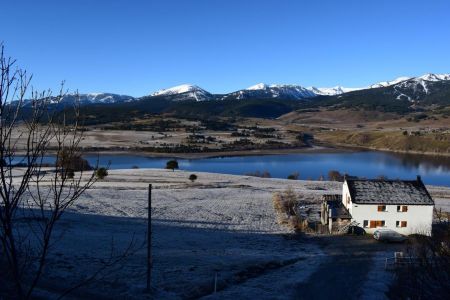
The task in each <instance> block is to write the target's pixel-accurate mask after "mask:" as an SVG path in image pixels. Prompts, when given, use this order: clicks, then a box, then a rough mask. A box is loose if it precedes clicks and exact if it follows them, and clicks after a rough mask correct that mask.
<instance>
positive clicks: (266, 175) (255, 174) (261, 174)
mask: <svg viewBox="0 0 450 300" xmlns="http://www.w3.org/2000/svg"><path fill="white" fill-rule="evenodd" d="M244 175H246V176H253V177H261V178H271V177H272V176H271V175H270V173H269V171H264V172H260V171H256V172H249V173H245V174H244Z"/></svg>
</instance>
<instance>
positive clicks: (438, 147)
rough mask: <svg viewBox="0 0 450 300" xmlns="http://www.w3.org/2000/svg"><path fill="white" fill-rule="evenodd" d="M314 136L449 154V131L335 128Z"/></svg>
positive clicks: (329, 140) (341, 142)
mask: <svg viewBox="0 0 450 300" xmlns="http://www.w3.org/2000/svg"><path fill="white" fill-rule="evenodd" d="M316 137H317V138H318V139H320V140H322V141H325V142H327V143H331V144H338V145H346V146H358V147H366V148H373V149H379V150H391V151H402V152H421V153H435V154H450V133H427V134H421V135H418V136H414V135H404V134H403V132H402V131H400V130H399V131H361V132H350V131H344V130H337V131H332V132H326V133H320V134H318V135H316Z"/></svg>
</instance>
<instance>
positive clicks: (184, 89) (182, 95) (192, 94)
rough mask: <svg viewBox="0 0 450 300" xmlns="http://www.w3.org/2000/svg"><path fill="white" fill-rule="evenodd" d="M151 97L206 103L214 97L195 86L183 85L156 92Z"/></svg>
mask: <svg viewBox="0 0 450 300" xmlns="http://www.w3.org/2000/svg"><path fill="white" fill-rule="evenodd" d="M151 96H176V98H175V99H174V100H175V101H181V100H196V101H204V100H210V99H212V95H211V94H210V93H209V92H208V91H206V90H204V89H202V88H201V87H199V86H197V85H194V84H182V85H177V86H174V87H171V88H167V89H162V90H159V91H156V92H154V93H153V94H151Z"/></svg>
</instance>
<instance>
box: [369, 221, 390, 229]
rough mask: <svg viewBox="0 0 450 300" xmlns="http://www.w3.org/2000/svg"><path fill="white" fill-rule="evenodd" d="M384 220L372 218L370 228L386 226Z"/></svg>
mask: <svg viewBox="0 0 450 300" xmlns="http://www.w3.org/2000/svg"><path fill="white" fill-rule="evenodd" d="M385 224H386V223H385V221H384V220H371V221H370V228H377V227H384V226H385Z"/></svg>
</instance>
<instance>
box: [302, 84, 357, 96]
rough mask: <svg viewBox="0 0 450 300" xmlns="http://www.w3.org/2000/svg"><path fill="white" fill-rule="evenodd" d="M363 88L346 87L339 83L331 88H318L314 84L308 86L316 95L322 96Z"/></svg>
mask: <svg viewBox="0 0 450 300" xmlns="http://www.w3.org/2000/svg"><path fill="white" fill-rule="evenodd" d="M361 89H363V88H346V87H342V86H339V85H338V86H335V87H331V88H316V87H314V86H312V87H308V90H310V91H311V92H313V93H314V94H316V95H321V96H335V95H340V94H344V93H348V92H352V91H357V90H361Z"/></svg>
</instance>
